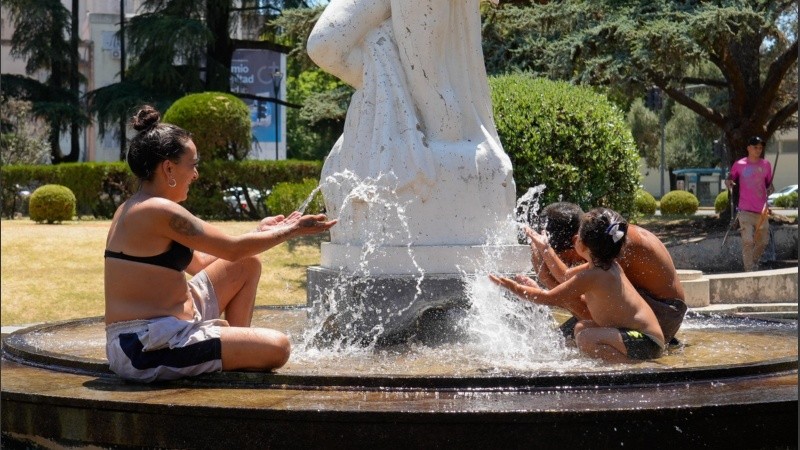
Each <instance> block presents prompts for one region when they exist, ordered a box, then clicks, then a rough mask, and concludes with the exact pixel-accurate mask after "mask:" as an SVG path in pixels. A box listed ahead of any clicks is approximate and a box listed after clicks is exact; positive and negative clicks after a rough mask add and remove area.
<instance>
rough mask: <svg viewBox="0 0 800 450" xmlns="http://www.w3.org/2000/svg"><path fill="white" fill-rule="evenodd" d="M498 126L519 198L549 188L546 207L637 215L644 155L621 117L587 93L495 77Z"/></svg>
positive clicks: (518, 77)
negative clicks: (531, 190)
mask: <svg viewBox="0 0 800 450" xmlns="http://www.w3.org/2000/svg"><path fill="white" fill-rule="evenodd" d="M489 84H490V86H491V88H492V102H493V105H494V119H495V123H496V124H497V131H498V133H499V135H500V141H501V142H502V143H503V147H504V149H505V151H506V153H508V155H509V157H510V158H511V162H512V164H513V165H514V180H515V181H516V184H517V196H518V197H519V196H520V195H522V194H523V193H524V192H526V191H527V189H528V188H529V187H530V186H536V185H538V184H545V185H546V186H547V189H546V190H545V192H544V194H543V201H544V203H545V204H547V203H552V202H556V201H559V200H561V201H568V202H573V203H577V204H579V205H581V207H583V208H584V210H589V209H591V208H592V207H595V206H606V207H609V208H612V209H615V210H617V211H619V212H620V213H622V214H624V215H628V214H630V213H631V212H633V208H634V194H635V192H636V189H637V188H638V186H639V179H640V175H639V155H638V153H637V151H636V146H635V143H634V141H633V138H632V136H631V132H630V129H629V127H628V125H627V123H626V122H625V118H624V117H623V114H622V112H621V111H620V110H619V109H617V108H616V107H615V106H614V105H613V104H612V103H611V102H609V100H608V99H607V98H606V97H605V96H603V95H600V94H598V93H596V92H594V91H593V90H591V89H590V88H588V87H581V86H573V85H570V84H568V83H565V82H554V81H549V80H545V79H534V78H532V77H531V76H527V75H509V76H501V77H496V78H491V79H490V80H489Z"/></svg>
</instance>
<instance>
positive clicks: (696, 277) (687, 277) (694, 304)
mask: <svg viewBox="0 0 800 450" xmlns="http://www.w3.org/2000/svg"><path fill="white" fill-rule="evenodd" d="M678 279H679V280H681V285H683V292H684V293H685V294H686V306H688V307H690V308H700V307H703V306H708V305H709V304H711V295H710V291H709V280H708V278H707V277H705V276H704V275H703V271H702V270H686V269H679V270H678Z"/></svg>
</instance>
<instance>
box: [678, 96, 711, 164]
mask: <svg viewBox="0 0 800 450" xmlns="http://www.w3.org/2000/svg"><path fill="white" fill-rule="evenodd" d="M696 98H698V99H701V98H706V96H704V95H697V96H696ZM706 102H707V101H706ZM668 104H670V105H674V102H668ZM666 136H667V139H666V157H667V161H666V163H667V167H673V168H687V167H714V166H716V165H717V164H718V163H719V157H717V156H716V155H714V150H713V148H714V139H717V138H718V137H719V130H717V129H715V128H714V127H713V126H712V125H711V124H709V123H708V122H706V121H704V120H702V118H700V117H699V116H698V115H697V114H695V113H693V112H692V111H691V110H689V109H688V108H686V107H685V106H682V105H674V107H673V108H672V117H671V118H670V120H669V122H667V126H666Z"/></svg>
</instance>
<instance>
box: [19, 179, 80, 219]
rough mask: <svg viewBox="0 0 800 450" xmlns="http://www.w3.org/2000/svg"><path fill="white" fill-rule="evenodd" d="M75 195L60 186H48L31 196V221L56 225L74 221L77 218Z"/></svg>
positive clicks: (37, 190)
mask: <svg viewBox="0 0 800 450" xmlns="http://www.w3.org/2000/svg"><path fill="white" fill-rule="evenodd" d="M76 203H77V201H76V200H75V194H73V193H72V191H71V190H70V189H69V188H68V187H66V186H61V185H58V184H46V185H44V186H42V187H40V188H38V189H36V190H35V191H33V193H32V194H31V198H30V204H29V212H30V215H31V220H33V221H35V222H37V223H42V222H47V223H56V222H63V221H65V220H72V218H73V217H74V216H75V204H76Z"/></svg>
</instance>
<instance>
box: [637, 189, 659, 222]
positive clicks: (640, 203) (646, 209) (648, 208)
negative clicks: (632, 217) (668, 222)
mask: <svg viewBox="0 0 800 450" xmlns="http://www.w3.org/2000/svg"><path fill="white" fill-rule="evenodd" d="M633 206H634V209H635V210H636V212H637V213H639V214H644V215H646V216H652V215H653V214H655V213H656V209H657V207H658V205H657V204H656V199H655V197H653V195H652V194H650V193H649V192H647V191H645V190H644V189H638V190H636V197H634V199H633Z"/></svg>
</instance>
